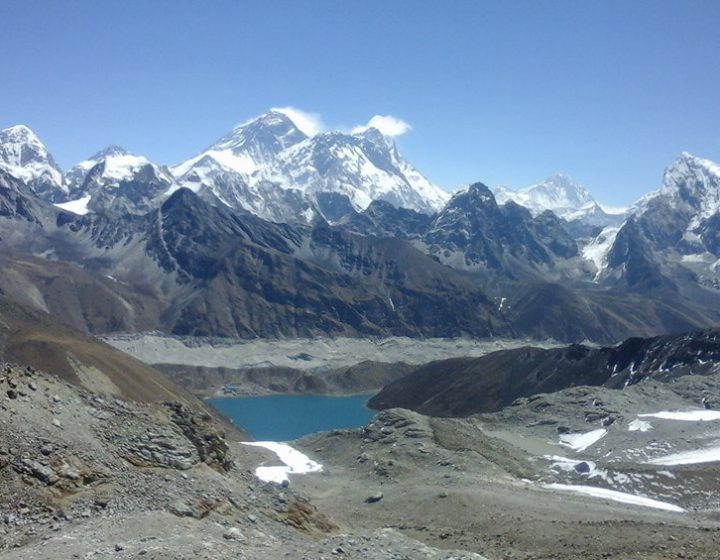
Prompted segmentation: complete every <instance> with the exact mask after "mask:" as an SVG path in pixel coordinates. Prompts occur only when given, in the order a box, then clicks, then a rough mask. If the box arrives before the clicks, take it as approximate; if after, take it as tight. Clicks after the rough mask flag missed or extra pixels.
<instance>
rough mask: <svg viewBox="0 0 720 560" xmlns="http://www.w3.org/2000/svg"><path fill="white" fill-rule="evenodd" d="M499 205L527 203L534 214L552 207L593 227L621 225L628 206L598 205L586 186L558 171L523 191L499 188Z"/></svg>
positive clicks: (496, 190)
mask: <svg viewBox="0 0 720 560" xmlns="http://www.w3.org/2000/svg"><path fill="white" fill-rule="evenodd" d="M495 198H496V199H497V201H498V204H505V203H506V202H508V201H511V200H512V201H513V202H515V203H517V204H520V205H521V206H524V207H525V208H527V209H528V210H530V212H532V213H533V215H539V214H542V213H543V212H545V211H546V210H551V211H552V212H553V213H555V214H556V215H557V216H559V217H560V218H563V219H564V220H567V221H569V222H573V221H578V222H580V223H583V224H585V225H592V226H603V227H604V226H610V225H614V226H617V225H619V224H620V223H621V222H622V219H623V217H624V212H625V209H622V208H620V209H614V208H610V207H603V206H601V205H600V204H598V203H597V202H596V201H595V199H594V198H593V197H592V196H591V195H590V193H589V192H588V191H587V190H586V189H585V187H583V186H582V185H580V184H578V183H577V182H575V181H574V180H573V179H572V178H570V177H569V176H568V175H566V174H565V173H556V174H555V175H553V176H551V177H548V178H547V179H545V180H544V181H543V182H542V183H538V184H536V185H531V186H529V187H526V188H524V189H520V190H511V189H509V188H507V187H502V186H501V187H497V188H496V189H495Z"/></svg>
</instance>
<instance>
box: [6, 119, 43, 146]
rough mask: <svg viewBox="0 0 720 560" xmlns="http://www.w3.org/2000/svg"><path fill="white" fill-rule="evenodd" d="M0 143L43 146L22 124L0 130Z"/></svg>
mask: <svg viewBox="0 0 720 560" xmlns="http://www.w3.org/2000/svg"><path fill="white" fill-rule="evenodd" d="M0 141H2V142H23V143H28V144H36V145H40V146H43V147H45V146H44V145H43V143H42V142H41V141H40V139H39V138H38V137H37V135H36V134H35V133H34V132H33V131H32V130H31V129H30V128H29V127H27V126H25V125H24V124H17V125H15V126H11V127H8V128H5V129H3V130H0Z"/></svg>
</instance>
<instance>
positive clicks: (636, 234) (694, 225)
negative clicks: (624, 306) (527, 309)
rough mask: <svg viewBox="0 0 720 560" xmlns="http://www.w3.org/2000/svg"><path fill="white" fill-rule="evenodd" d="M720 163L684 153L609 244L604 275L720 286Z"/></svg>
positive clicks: (645, 283) (633, 282) (640, 282)
mask: <svg viewBox="0 0 720 560" xmlns="http://www.w3.org/2000/svg"><path fill="white" fill-rule="evenodd" d="M719 225H720V166H718V165H716V164H714V163H713V162H711V161H708V160H704V159H701V158H698V157H695V156H692V155H690V154H687V153H684V154H683V155H682V156H681V157H680V159H678V161H676V162H675V163H674V164H673V165H672V166H670V167H669V168H668V169H667V170H666V171H665V174H664V177H663V186H662V188H661V189H660V190H659V191H657V192H655V193H652V194H651V195H648V196H646V197H644V198H643V199H642V200H641V201H640V203H638V205H637V206H636V208H635V211H634V214H633V216H632V217H631V219H628V220H627V221H626V222H625V224H624V225H623V226H622V227H621V228H620V229H619V231H618V232H617V235H616V237H615V240H614V243H613V244H612V246H611V247H609V248H608V253H607V255H608V256H607V259H606V268H605V269H602V270H601V271H600V274H599V279H600V280H601V281H602V280H605V281H609V282H612V283H615V284H617V283H618V282H621V283H624V284H626V285H628V286H630V287H649V288H655V287H658V286H661V287H672V286H680V288H682V287H683V286H689V285H692V286H697V285H700V286H701V287H703V288H706V289H710V290H719V289H720V285H718V282H717V263H718V262H719V257H720V253H719V252H718V245H717V237H718V233H717V232H718V226H719Z"/></svg>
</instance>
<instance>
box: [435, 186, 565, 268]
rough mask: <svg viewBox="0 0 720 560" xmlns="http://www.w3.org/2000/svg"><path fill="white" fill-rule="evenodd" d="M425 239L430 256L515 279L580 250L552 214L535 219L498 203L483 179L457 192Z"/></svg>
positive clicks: (445, 261)
mask: <svg viewBox="0 0 720 560" xmlns="http://www.w3.org/2000/svg"><path fill="white" fill-rule="evenodd" d="M424 241H425V243H426V244H427V247H428V252H429V253H430V254H432V255H435V256H437V257H438V258H439V259H440V260H441V261H442V262H444V263H447V264H449V265H450V266H454V267H457V268H465V269H469V270H477V269H482V268H487V269H491V270H495V271H502V272H503V273H505V274H508V275H510V276H515V277H521V276H523V275H524V274H527V273H528V272H529V271H531V270H532V269H533V267H536V266H538V265H545V266H552V265H553V264H554V261H555V260H556V259H557V258H565V259H567V258H572V257H574V256H576V255H577V254H578V249H577V246H576V245H575V242H574V241H573V240H572V238H570V236H569V235H568V234H567V232H566V231H565V230H564V229H563V228H562V227H561V225H560V222H559V221H558V220H557V218H556V217H555V216H553V215H552V214H551V213H549V214H542V215H541V216H539V217H538V218H533V217H532V215H531V214H530V212H529V211H528V210H527V209H525V208H523V207H521V206H519V205H518V204H515V203H513V202H509V203H508V204H506V205H505V206H498V204H497V202H496V200H495V197H494V196H493V194H492V192H491V191H490V189H488V188H487V187H486V186H485V185H483V184H482V183H476V184H474V185H471V186H470V187H468V188H467V189H466V190H464V191H461V192H459V193H457V194H455V195H454V196H453V198H452V199H451V200H450V202H448V204H447V206H446V207H445V208H444V209H443V210H442V211H441V212H440V213H439V214H438V215H437V217H436V218H435V219H434V221H433V223H432V225H431V227H430V230H429V231H428V233H427V234H426V235H425V237H424Z"/></svg>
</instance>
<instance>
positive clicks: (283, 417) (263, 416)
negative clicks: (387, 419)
mask: <svg viewBox="0 0 720 560" xmlns="http://www.w3.org/2000/svg"><path fill="white" fill-rule="evenodd" d="M371 396H372V395H354V396H351V397H326V396H322V395H271V396H266V397H222V398H212V399H207V401H206V402H207V403H208V404H211V405H212V406H214V407H215V408H216V409H218V410H219V411H220V412H222V413H223V414H224V415H225V416H227V417H228V418H230V419H231V420H232V421H233V423H234V424H235V425H236V426H238V427H240V428H242V429H243V430H245V431H246V432H248V433H249V434H250V435H251V436H253V437H254V438H255V439H256V440H259V441H290V440H293V439H297V438H300V437H302V436H305V435H307V434H313V433H315V432H324V431H327V430H333V429H338V428H358V427H360V426H364V425H365V424H367V423H368V422H370V420H371V419H372V417H373V416H374V415H375V414H376V413H375V412H374V411H372V410H370V409H369V408H367V407H366V406H365V403H367V401H368V400H369V399H370V397H371Z"/></svg>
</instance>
